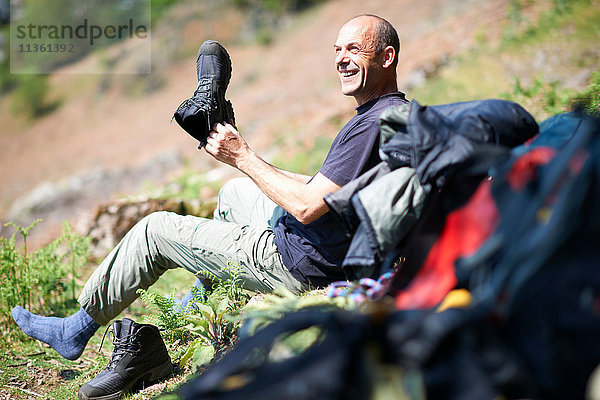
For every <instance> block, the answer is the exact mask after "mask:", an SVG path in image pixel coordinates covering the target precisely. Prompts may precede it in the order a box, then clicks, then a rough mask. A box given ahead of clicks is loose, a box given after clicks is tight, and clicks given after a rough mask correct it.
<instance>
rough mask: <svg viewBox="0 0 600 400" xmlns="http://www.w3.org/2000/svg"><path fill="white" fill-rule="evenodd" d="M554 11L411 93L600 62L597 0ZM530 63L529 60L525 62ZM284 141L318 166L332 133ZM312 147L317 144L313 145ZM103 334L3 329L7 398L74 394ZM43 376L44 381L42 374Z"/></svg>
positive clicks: (474, 88)
mask: <svg viewBox="0 0 600 400" xmlns="http://www.w3.org/2000/svg"><path fill="white" fill-rule="evenodd" d="M549 18H550V19H548V21H552V22H551V23H550V22H545V20H543V19H542V20H541V23H540V24H539V27H538V28H536V29H529V30H528V27H529V28H531V26H532V25H531V24H529V25H528V24H525V25H524V26H521V27H520V28H521V30H522V31H523V32H526V33H524V34H521V35H519V36H517V37H513V38H511V39H508V40H505V41H503V42H497V41H496V42H494V41H493V40H490V41H486V40H484V39H481V40H479V43H478V45H477V46H475V48H474V49H471V50H468V51H465V52H463V53H462V54H461V55H460V57H457V58H455V59H454V60H453V61H452V62H451V63H450V65H449V66H448V67H446V68H444V69H442V71H441V72H440V74H439V75H438V76H437V77H435V78H432V79H430V80H429V81H428V82H427V84H426V85H425V86H422V87H420V88H415V89H413V90H412V91H411V92H410V93H409V94H410V96H411V97H413V98H416V99H418V100H419V101H421V102H422V103H425V104H436V103H445V102H450V101H461V100H469V99H473V98H486V97H498V96H500V95H501V94H502V93H503V92H507V91H508V92H510V91H511V87H512V86H513V84H514V78H515V76H519V77H520V78H521V79H522V81H523V82H524V83H525V84H529V85H531V84H532V83H533V82H534V78H535V77H536V76H537V75H538V73H537V72H536V71H535V70H533V71H532V70H531V68H528V67H527V66H530V65H532V64H533V63H534V62H536V61H535V59H536V54H538V55H539V50H540V49H542V50H543V51H544V52H547V53H548V54H553V55H557V56H558V57H559V59H558V60H554V61H552V58H549V60H550V61H548V62H547V63H546V64H544V63H542V64H544V65H542V66H541V67H542V68H540V69H541V70H544V71H545V67H546V66H547V64H548V63H554V64H555V65H560V67H561V69H564V71H566V72H564V75H560V74H558V75H553V73H554V72H555V71H550V72H545V73H543V75H544V77H543V79H544V80H548V79H549V80H552V79H557V78H556V77H557V76H568V75H569V74H571V75H572V74H573V73H574V72H573V71H577V70H578V69H585V68H590V67H591V66H593V65H598V63H597V62H596V63H595V64H594V60H595V61H597V60H598V50H597V48H596V41H597V38H598V36H599V33H600V27H599V24H598V21H600V11H599V10H598V7H597V6H592V5H590V3H589V2H575V3H574V5H573V10H572V13H569V14H565V15H562V16H561V15H554V16H553V17H552V16H549ZM552 18H553V19H552ZM533 26H534V27H535V26H538V25H533ZM483 37H485V32H484V34H483ZM546 57H549V56H546ZM523 65H525V66H526V67H522V66H523ZM563 83H564V81H562V82H560V83H559V84H557V87H558V88H559V90H562V89H560V85H561V84H563ZM523 100H525V101H530V100H531V101H532V102H531V104H524V105H525V107H526V108H530V109H532V112H534V115H535V116H536V117H537V118H538V119H542V118H544V117H545V116H547V115H546V114H544V110H543V109H541V108H540V109H539V110H538V109H536V110H537V111H534V109H535V107H537V106H536V101H539V99H533V100H532V99H528V98H523ZM336 121H337V122H336ZM336 121H332V122H331V123H332V124H336V123H338V124H339V122H340V120H339V119H338V120H336ZM279 140H280V142H279V144H284V145H285V144H289V146H287V147H289V148H291V147H293V146H294V145H296V144H298V143H300V144H303V145H305V146H306V148H307V151H306V152H304V153H300V154H298V155H296V156H294V157H283V156H282V157H279V158H278V159H279V160H280V161H281V163H283V164H284V167H290V168H292V169H297V168H307V165H311V167H310V168H314V165H317V164H316V163H317V162H318V160H320V159H322V152H323V150H324V149H325V148H327V147H328V143H327V141H326V140H322V141H321V142H320V143H319V142H310V141H309V142H308V143H304V142H302V141H301V140H300V139H293V138H290V139H286V138H284V139H279ZM313 143H314V144H313ZM311 149H312V150H314V151H310V150H311ZM318 153H320V154H318ZM182 281H187V282H190V281H191V278H190V277H189V275H188V274H186V273H185V272H183V271H176V272H172V273H171V272H169V273H167V275H166V276H165V277H163V278H162V279H161V280H160V281H159V284H157V285H156V286H155V287H154V289H155V290H157V291H161V292H163V293H165V294H166V293H168V292H170V288H171V287H174V286H179V287H180V285H181V282H182ZM161 286H162V287H161ZM145 311H146V310H145V309H144V308H143V306H141V305H138V306H136V307H132V309H131V310H130V315H132V316H135V317H136V318H137V317H139V315H140V314H141V313H143V312H145ZM100 339H101V337H100V335H99V334H97V335H96V336H95V337H94V338H93V340H92V345H91V346H89V347H88V350H86V353H85V354H84V357H83V358H82V360H80V361H77V362H68V361H65V360H62V359H61V358H60V357H59V356H57V355H56V354H55V353H54V352H52V351H51V350H48V349H47V348H41V347H40V346H39V345H38V344H37V343H36V342H34V341H31V340H28V339H26V338H25V337H24V336H23V335H22V334H20V333H19V332H17V331H15V330H10V331H6V332H3V335H2V340H1V341H0V348H1V350H0V398H4V397H7V398H28V397H32V395H30V394H28V393H27V391H26V390H34V391H36V392H38V393H45V394H46V396H48V397H52V398H56V399H68V398H73V395H74V393H75V392H76V391H77V389H78V387H80V386H81V384H83V383H84V382H85V381H87V380H89V379H90V378H91V377H92V376H94V374H95V373H96V372H97V371H98V370H99V369H101V368H102V365H103V364H104V363H105V359H104V358H102V357H100V358H98V355H97V353H96V349H97V347H98V345H99V342H100ZM110 349H111V346H110V344H109V345H107V344H106V343H105V344H104V350H103V353H104V354H105V355H108V354H110ZM69 371H73V372H69ZM58 376H61V378H59V377H58ZM32 379H33V380H34V385H33V389H31V388H32V386H27V388H17V387H14V386H16V385H18V384H19V382H31V380H32ZM40 379H41V381H39V382H36V381H35V380H40ZM179 379H182V378H181V377H180V378H179ZM176 383H177V382H171V383H169V384H168V386H167V385H164V386H160V387H159V388H158V390H162V389H164V388H165V387H167V388H169V387H173V386H174V385H176ZM23 389H24V390H23ZM151 396H152V394H150V393H140V394H137V395H136V396H135V398H149V397H151Z"/></svg>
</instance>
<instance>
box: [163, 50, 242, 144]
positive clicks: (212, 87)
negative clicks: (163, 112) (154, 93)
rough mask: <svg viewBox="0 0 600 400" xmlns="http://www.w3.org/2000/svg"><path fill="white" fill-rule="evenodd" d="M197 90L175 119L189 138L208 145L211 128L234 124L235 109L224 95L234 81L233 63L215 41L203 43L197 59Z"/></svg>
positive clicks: (178, 110)
mask: <svg viewBox="0 0 600 400" xmlns="http://www.w3.org/2000/svg"><path fill="white" fill-rule="evenodd" d="M196 72H197V74H198V88H197V89H196V91H195V92H194V94H193V95H192V97H190V98H189V99H187V100H185V101H184V102H183V103H181V104H180V105H179V107H178V108H177V110H175V114H174V115H173V118H175V121H177V123H178V124H179V125H180V126H181V127H182V128H183V129H184V130H185V131H186V132H187V133H189V134H190V135H192V136H193V137H194V138H195V139H196V140H198V141H199V142H200V145H199V146H198V148H199V149H200V148H202V147H203V146H204V145H205V144H206V139H207V138H208V133H209V132H210V130H211V129H212V126H213V125H214V124H216V123H220V122H233V121H234V119H235V117H234V115H233V107H232V105H231V102H230V101H229V100H225V91H226V90H227V86H228V85H229V80H230V79H231V59H230V58H229V54H228V53H227V50H225V48H224V47H223V46H221V45H220V44H219V43H218V42H216V41H214V40H207V41H206V42H204V43H202V46H200V49H199V50H198V58H197V59H196Z"/></svg>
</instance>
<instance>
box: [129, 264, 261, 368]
mask: <svg viewBox="0 0 600 400" xmlns="http://www.w3.org/2000/svg"><path fill="white" fill-rule="evenodd" d="M223 271H224V272H226V273H227V275H228V278H227V279H220V278H218V277H216V276H215V275H214V274H211V273H208V272H204V273H203V275H204V276H205V277H206V278H207V280H209V281H210V282H211V288H212V290H206V289H204V287H202V288H200V289H199V288H197V287H195V286H192V287H191V288H190V290H191V291H192V298H191V299H190V300H189V301H188V303H187V305H186V306H185V307H183V308H182V307H180V306H178V305H177V303H176V301H175V294H174V293H172V294H171V295H170V296H167V297H165V296H161V295H159V294H157V293H152V292H148V291H145V290H143V289H140V290H139V291H138V293H139V294H140V297H141V299H142V301H144V302H145V303H146V304H148V305H149V306H150V307H151V308H153V309H155V310H157V311H158V314H155V315H148V316H143V318H144V320H145V321H147V322H148V323H153V324H155V325H157V326H159V327H160V328H162V329H163V336H164V337H165V340H166V341H167V342H168V343H174V342H175V341H176V340H179V341H180V342H181V343H189V342H190V341H191V343H190V344H189V345H188V347H187V349H186V350H185V353H184V354H183V355H182V357H181V359H180V366H183V365H184V364H185V363H186V362H188V361H189V360H190V359H192V364H193V366H194V368H198V367H200V366H203V365H205V364H208V363H209V362H210V360H212V359H213V357H214V356H215V355H216V354H218V353H219V352H220V351H222V350H223V349H225V348H226V347H227V346H229V345H231V344H232V343H233V341H234V336H235V328H236V326H237V322H236V321H234V320H233V319H232V318H231V315H232V314H233V313H235V312H236V311H237V310H238V309H239V308H240V307H242V306H244V305H245V304H246V302H247V301H248V298H249V295H248V294H247V292H246V291H245V290H244V289H243V286H244V283H243V280H242V279H241V276H240V270H239V268H238V267H235V266H231V265H228V266H226V267H224V268H223Z"/></svg>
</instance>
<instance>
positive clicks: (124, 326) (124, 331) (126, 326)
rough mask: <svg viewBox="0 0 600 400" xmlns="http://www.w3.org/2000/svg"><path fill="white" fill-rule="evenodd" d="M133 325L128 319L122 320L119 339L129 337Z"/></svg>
mask: <svg viewBox="0 0 600 400" xmlns="http://www.w3.org/2000/svg"><path fill="white" fill-rule="evenodd" d="M133 324H134V322H133V321H132V320H130V319H129V318H123V321H122V322H121V332H120V333H121V335H119V337H123V336H126V335H130V334H131V331H132V330H133V329H132V328H133Z"/></svg>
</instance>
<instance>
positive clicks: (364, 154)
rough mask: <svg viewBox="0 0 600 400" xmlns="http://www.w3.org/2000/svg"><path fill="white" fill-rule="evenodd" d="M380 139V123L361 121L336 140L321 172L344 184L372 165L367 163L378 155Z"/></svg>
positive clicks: (337, 182)
mask: <svg viewBox="0 0 600 400" xmlns="http://www.w3.org/2000/svg"><path fill="white" fill-rule="evenodd" d="M338 139H339V141H338ZM378 140H379V124H378V123H377V122H376V121H369V120H363V121H361V122H359V123H358V124H357V125H355V126H354V127H352V128H351V129H350V130H349V131H348V132H346V133H345V134H343V135H342V136H340V137H338V138H336V140H334V143H333V146H332V147H331V149H330V151H329V154H327V157H326V158H325V161H324V162H323V166H322V167H321V169H320V170H319V172H320V173H321V174H323V175H325V176H326V177H327V178H329V179H330V180H332V181H333V182H335V183H336V184H338V185H340V186H344V185H345V184H347V183H348V182H350V181H351V180H352V179H354V178H357V177H358V176H359V175H360V174H362V173H363V172H364V171H365V170H366V169H368V168H365V167H370V166H368V165H367V164H368V163H369V161H372V160H373V158H374V157H376V155H377V149H376V146H377V143H378ZM371 163H372V162H371Z"/></svg>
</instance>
